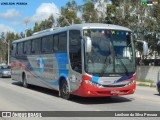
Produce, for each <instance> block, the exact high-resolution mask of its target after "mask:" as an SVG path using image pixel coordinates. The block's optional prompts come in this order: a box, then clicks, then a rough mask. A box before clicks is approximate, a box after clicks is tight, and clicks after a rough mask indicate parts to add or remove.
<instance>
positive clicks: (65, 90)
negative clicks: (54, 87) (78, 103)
mask: <svg viewBox="0 0 160 120" xmlns="http://www.w3.org/2000/svg"><path fill="white" fill-rule="evenodd" d="M61 96H62V98H64V99H69V97H70V94H69V88H68V85H67V82H66V81H64V82H62V87H61Z"/></svg>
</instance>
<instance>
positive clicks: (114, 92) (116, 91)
mask: <svg viewBox="0 0 160 120" xmlns="http://www.w3.org/2000/svg"><path fill="white" fill-rule="evenodd" d="M119 93H120V91H118V90H112V91H111V94H119Z"/></svg>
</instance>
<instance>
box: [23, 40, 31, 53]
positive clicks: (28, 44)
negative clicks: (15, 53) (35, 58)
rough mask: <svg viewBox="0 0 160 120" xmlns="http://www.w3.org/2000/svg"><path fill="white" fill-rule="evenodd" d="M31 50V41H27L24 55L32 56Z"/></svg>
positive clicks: (24, 46)
mask: <svg viewBox="0 0 160 120" xmlns="http://www.w3.org/2000/svg"><path fill="white" fill-rule="evenodd" d="M30 50H31V41H25V42H24V45H23V54H27V55H29V54H30Z"/></svg>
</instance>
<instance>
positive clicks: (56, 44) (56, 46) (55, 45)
mask: <svg viewBox="0 0 160 120" xmlns="http://www.w3.org/2000/svg"><path fill="white" fill-rule="evenodd" d="M53 49H54V51H56V52H57V51H58V35H55V36H54V44H53Z"/></svg>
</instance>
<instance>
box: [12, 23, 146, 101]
mask: <svg viewBox="0 0 160 120" xmlns="http://www.w3.org/2000/svg"><path fill="white" fill-rule="evenodd" d="M135 42H136V40H135V39H134V34H133V32H132V31H131V30H130V29H128V28H126V27H122V26H117V25H112V24H102V23H84V24H75V25H71V26H66V27H60V28H57V29H53V28H51V29H47V30H44V31H40V32H37V33H34V34H33V35H32V36H30V37H26V38H22V39H19V40H15V41H13V42H12V52H11V60H12V63H11V70H12V79H13V80H17V81H20V82H22V84H23V86H24V87H28V85H30V84H31V85H36V86H40V87H45V88H49V89H54V90H57V91H59V95H60V96H61V97H62V98H64V99H69V98H70V97H71V96H72V95H77V96H81V97H107V96H119V95H128V94H133V93H134V92H135V88H136V81H135V80H136V61H135ZM139 42H142V43H143V50H144V51H143V52H144V54H145V53H146V52H145V51H147V43H146V42H145V41H139Z"/></svg>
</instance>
